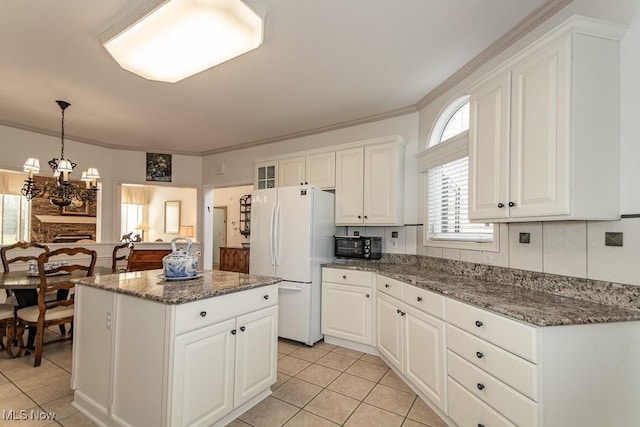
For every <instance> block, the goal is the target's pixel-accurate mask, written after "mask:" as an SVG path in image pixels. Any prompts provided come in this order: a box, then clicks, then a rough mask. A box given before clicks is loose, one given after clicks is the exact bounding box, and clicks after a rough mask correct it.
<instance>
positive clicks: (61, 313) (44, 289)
mask: <svg viewBox="0 0 640 427" xmlns="http://www.w3.org/2000/svg"><path fill="white" fill-rule="evenodd" d="M82 255H85V256H88V258H87V257H85V258H84V259H83V260H79V259H78V258H76V257H77V256H82ZM60 256H65V258H66V259H65V260H64V261H66V262H68V264H63V265H60V266H58V267H55V268H53V269H51V270H45V263H48V262H52V259H53V261H54V262H55V261H56V260H55V258H57V257H60ZM70 257H73V258H72V259H73V260H72V259H70ZM97 257H98V255H97V252H96V251H94V250H90V249H86V248H60V249H56V250H54V251H51V252H49V253H46V252H45V253H42V254H40V256H38V274H39V277H40V285H39V287H38V305H32V306H29V307H25V308H21V309H19V310H18V313H17V319H16V320H17V329H18V332H17V336H18V342H19V345H20V348H19V350H18V355H19V356H20V355H22V352H23V350H24V340H23V335H24V328H25V326H30V327H36V328H37V329H36V339H35V359H34V362H33V366H40V363H41V362H42V347H43V345H44V330H45V328H47V327H49V326H52V325H60V324H64V323H71V324H72V325H73V303H74V300H73V298H69V299H64V300H56V301H46V300H45V295H46V294H47V293H50V292H58V291H59V290H63V289H64V290H67V291H69V290H71V289H72V288H73V286H74V284H73V283H72V282H71V281H70V280H60V278H59V277H56V278H55V280H52V279H51V278H52V277H53V276H54V275H63V274H69V273H71V272H74V271H83V272H86V276H92V275H93V270H94V268H95V266H96V259H97ZM61 261H62V260H61ZM72 262H80V263H78V264H72ZM56 341H58V340H56ZM51 342H53V341H51Z"/></svg>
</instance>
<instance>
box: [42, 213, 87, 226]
mask: <svg viewBox="0 0 640 427" xmlns="http://www.w3.org/2000/svg"><path fill="white" fill-rule="evenodd" d="M35 217H36V218H38V219H39V220H40V222H42V223H45V224H95V223H96V217H95V216H63V215H35Z"/></svg>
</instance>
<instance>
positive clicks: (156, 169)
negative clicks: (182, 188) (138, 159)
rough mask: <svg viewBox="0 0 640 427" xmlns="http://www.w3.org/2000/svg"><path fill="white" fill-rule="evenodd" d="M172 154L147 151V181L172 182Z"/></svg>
mask: <svg viewBox="0 0 640 427" xmlns="http://www.w3.org/2000/svg"><path fill="white" fill-rule="evenodd" d="M171 175H172V158H171V154H160V153H147V170H146V176H147V177H146V179H147V181H158V182H171Z"/></svg>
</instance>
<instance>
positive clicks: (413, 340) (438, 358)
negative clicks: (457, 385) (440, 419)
mask: <svg viewBox="0 0 640 427" xmlns="http://www.w3.org/2000/svg"><path fill="white" fill-rule="evenodd" d="M406 312H407V314H406V316H405V319H406V320H405V336H404V338H405V361H406V366H405V375H406V376H407V378H409V379H410V380H411V382H412V383H413V385H415V386H416V387H418V389H420V391H422V392H423V393H424V394H425V395H426V396H427V397H428V398H429V400H431V402H433V403H435V404H436V405H438V407H439V408H440V409H441V410H443V411H445V412H446V409H445V405H446V393H445V384H446V379H447V378H446V376H447V375H446V372H445V370H444V360H445V357H446V353H445V352H446V349H445V344H444V330H445V325H444V322H443V321H442V320H438V319H436V318H435V317H433V316H429V315H428V314H425V313H420V312H417V311H416V310H413V309H407V310H406Z"/></svg>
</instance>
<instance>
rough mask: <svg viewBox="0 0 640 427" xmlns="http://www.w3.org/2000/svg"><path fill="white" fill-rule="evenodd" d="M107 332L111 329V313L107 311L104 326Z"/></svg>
mask: <svg viewBox="0 0 640 427" xmlns="http://www.w3.org/2000/svg"><path fill="white" fill-rule="evenodd" d="M106 327H107V330H110V329H111V312H110V311H107V324H106Z"/></svg>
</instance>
